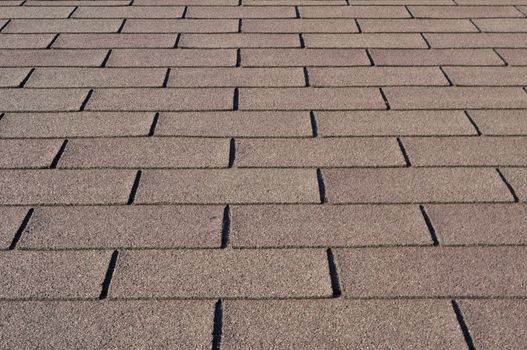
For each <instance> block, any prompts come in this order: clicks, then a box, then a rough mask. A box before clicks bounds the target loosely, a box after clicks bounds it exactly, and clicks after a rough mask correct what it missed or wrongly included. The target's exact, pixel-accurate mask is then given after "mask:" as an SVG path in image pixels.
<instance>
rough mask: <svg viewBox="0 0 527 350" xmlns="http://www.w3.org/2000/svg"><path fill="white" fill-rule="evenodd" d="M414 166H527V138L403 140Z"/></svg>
mask: <svg viewBox="0 0 527 350" xmlns="http://www.w3.org/2000/svg"><path fill="white" fill-rule="evenodd" d="M402 142H403V143H404V146H405V148H406V151H407V152H408V156H409V157H410V160H411V162H412V165H414V166H527V152H525V150H527V138H523V137H506V138H504V137H455V138H452V137H434V138H404V139H403V140H402Z"/></svg>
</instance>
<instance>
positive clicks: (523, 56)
mask: <svg viewBox="0 0 527 350" xmlns="http://www.w3.org/2000/svg"><path fill="white" fill-rule="evenodd" d="M496 51H497V52H498V53H499V54H500V56H501V57H503V59H504V60H505V61H506V62H507V64H510V65H511V66H526V65H527V49H500V50H496Z"/></svg>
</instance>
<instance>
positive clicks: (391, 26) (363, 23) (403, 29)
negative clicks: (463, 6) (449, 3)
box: [358, 18, 478, 33]
mask: <svg viewBox="0 0 527 350" xmlns="http://www.w3.org/2000/svg"><path fill="white" fill-rule="evenodd" d="M358 23H359V25H360V27H361V29H362V32H363V33H422V32H426V33H436V32H437V33H440V32H457V33H460V32H477V31H478V29H477V28H476V27H475V26H474V25H473V24H472V23H471V22H470V21H469V20H468V19H413V18H412V19H394V18H389V19H359V20H358Z"/></svg>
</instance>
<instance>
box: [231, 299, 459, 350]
mask: <svg viewBox="0 0 527 350" xmlns="http://www.w3.org/2000/svg"><path fill="white" fill-rule="evenodd" d="M224 309H225V311H224V320H223V332H222V342H221V344H222V348H223V349H227V350H233V349H309V348H315V349H328V350H329V349H366V348H367V349H379V348H383V347H386V348H390V349H403V348H409V349H425V348H427V349H428V348H429V349H462V348H465V347H466V345H465V343H464V340H463V336H462V333H461V332H460V331H459V327H458V324H457V322H456V319H455V315H454V313H453V312H452V306H451V305H450V303H449V302H448V301H444V300H342V299H341V300H272V301H268V300H265V301H264V300H255V301H238V300H236V301H234V300H233V301H231V300H228V301H226V302H225V304H224ZM402 334H404V336H402Z"/></svg>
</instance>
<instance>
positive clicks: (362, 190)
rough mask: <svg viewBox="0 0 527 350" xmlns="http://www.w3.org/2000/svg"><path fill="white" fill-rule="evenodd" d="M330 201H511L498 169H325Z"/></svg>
mask: <svg viewBox="0 0 527 350" xmlns="http://www.w3.org/2000/svg"><path fill="white" fill-rule="evenodd" d="M322 174H323V177H324V180H325V185H326V186H325V188H326V195H327V198H328V201H329V202H330V203H420V202H510V201H512V200H513V198H512V196H511V194H510V192H509V191H508V189H507V187H506V186H505V184H504V183H503V181H502V180H501V179H500V177H499V176H498V174H497V173H496V170H494V169H483V168H409V169H404V168H403V169H329V170H322Z"/></svg>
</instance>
